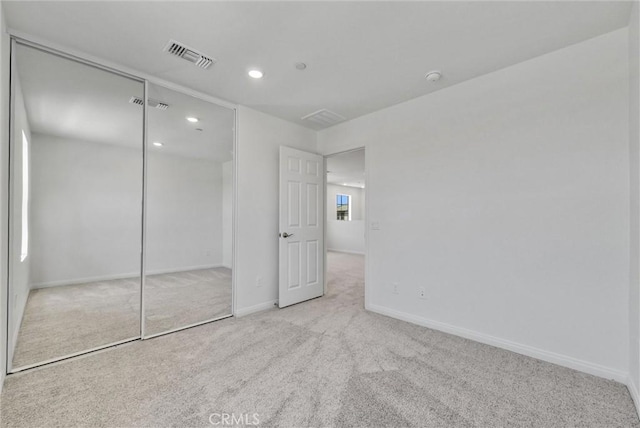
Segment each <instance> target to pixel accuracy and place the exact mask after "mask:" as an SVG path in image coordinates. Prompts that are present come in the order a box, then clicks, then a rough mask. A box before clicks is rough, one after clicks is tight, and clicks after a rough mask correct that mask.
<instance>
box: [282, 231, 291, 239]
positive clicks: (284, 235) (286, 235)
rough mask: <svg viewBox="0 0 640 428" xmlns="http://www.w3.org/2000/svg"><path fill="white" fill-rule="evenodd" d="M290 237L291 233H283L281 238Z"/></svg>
mask: <svg viewBox="0 0 640 428" xmlns="http://www.w3.org/2000/svg"><path fill="white" fill-rule="evenodd" d="M290 236H293V233H287V232H285V233H283V234H282V237H283V238H288V237H290Z"/></svg>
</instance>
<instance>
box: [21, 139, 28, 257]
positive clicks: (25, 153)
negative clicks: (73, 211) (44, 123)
mask: <svg viewBox="0 0 640 428" xmlns="http://www.w3.org/2000/svg"><path fill="white" fill-rule="evenodd" d="M28 254H29V140H27V136H26V135H25V133H24V130H23V131H22V244H21V246H20V261H21V262H23V261H24V260H25V259H26V258H27V255H28Z"/></svg>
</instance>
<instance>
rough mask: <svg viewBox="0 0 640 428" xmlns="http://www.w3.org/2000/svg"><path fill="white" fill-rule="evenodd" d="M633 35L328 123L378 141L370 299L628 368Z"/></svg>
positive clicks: (395, 312)
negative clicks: (396, 290) (630, 47)
mask: <svg viewBox="0 0 640 428" xmlns="http://www.w3.org/2000/svg"><path fill="white" fill-rule="evenodd" d="M627 37H628V35H627V30H626V29H622V30H619V31H616V32H613V33H610V34H606V35H603V36H601V37H597V38H594V39H591V40H588V41H586V42H583V43H579V44H576V45H573V46H570V47H567V48H564V49H561V50H558V51H556V52H552V53H549V54H546V55H543V56H540V57H538V58H535V59H532V60H529V61H526V62H523V63H520V64H517V65H514V66H511V67H508V68H505V69H503V70H500V71H497V72H494V73H491V74H488V75H484V76H481V77H479V78H476V79H472V80H469V81H467V82H464V83H461V84H458V85H455V86H452V87H449V88H446V89H442V90H440V91H438V92H434V93H432V94H430V95H427V96H424V97H421V98H417V99H415V100H412V101H409V102H405V103H402V104H399V105H396V106H394V107H391V108H388V109H385V110H382V111H379V112H376V113H372V114H370V115H367V116H364V117H361V118H359V119H356V120H352V121H350V122H346V123H344V124H340V125H337V126H335V127H332V128H329V129H327V130H324V131H321V132H320V133H319V137H318V138H319V140H318V145H319V148H320V150H321V151H322V152H323V153H325V154H330V153H337V152H340V151H344V150H347V149H352V148H357V147H362V146H365V147H366V150H367V160H366V162H367V170H368V178H367V204H368V212H369V215H370V218H369V221H371V222H374V221H375V222H379V224H380V230H372V231H370V234H369V249H368V250H369V253H368V260H367V265H368V270H369V271H368V276H367V278H368V296H367V299H368V302H369V305H368V307H369V308H370V309H372V310H375V311H379V312H382V313H386V314H388V315H391V316H395V317H398V318H402V319H406V320H409V321H413V322H416V323H420V324H423V325H428V326H432V327H435V328H438V329H441V330H446V331H450V332H453V333H455V334H459V335H463V336H467V337H471V338H473V339H475V340H479V341H483V342H487V343H492V344H494V345H497V346H501V347H504V348H508V349H512V350H515V351H517V352H522V353H525V354H529V355H532V356H535V357H538V358H541V359H545V360H548V361H553V362H556V363H559V364H563V365H567V366H571V367H574V368H577V369H580V370H584V371H587V372H590V373H594V374H598V375H602V376H606V377H612V378H616V379H618V380H623V381H624V380H626V373H627V370H628V293H629V292H628V288H629V287H628V272H629V158H628V96H627V94H628V68H627V67H628V64H627ZM445 73H446V71H445ZM425 84H428V83H425ZM390 142H393V144H390ZM399 189H403V190H402V191H399ZM398 207H402V210H399V209H398ZM395 281H397V282H398V283H399V294H394V293H393V292H392V287H391V284H392V283H393V282H395ZM421 286H422V287H425V288H426V291H427V293H426V296H427V298H426V299H418V287H421Z"/></svg>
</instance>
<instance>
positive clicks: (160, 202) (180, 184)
mask: <svg viewBox="0 0 640 428" xmlns="http://www.w3.org/2000/svg"><path fill="white" fill-rule="evenodd" d="M148 91H149V111H148V127H147V129H148V138H147V184H146V186H147V192H146V207H147V209H146V245H145V257H146V258H145V260H146V264H145V275H146V276H145V285H144V314H145V324H144V326H145V327H144V335H145V336H151V335H154V334H159V333H163V332H167V331H170V330H174V329H178V328H182V327H186V326H189V325H193V324H196V323H201V322H204V321H208V320H212V319H216V318H220V317H224V316H228V315H230V314H231V288H232V286H231V266H232V260H231V258H232V240H231V232H232V225H231V221H232V206H231V203H232V177H233V171H232V168H233V162H232V159H233V135H234V133H233V127H234V111H233V110H231V109H227V108H224V107H221V106H218V105H216V104H212V103H209V102H206V101H203V100H200V99H197V98H194V97H191V96H188V95H184V94H181V93H178V92H175V91H172V90H169V89H166V88H163V87H160V86H157V85H149V89H148Z"/></svg>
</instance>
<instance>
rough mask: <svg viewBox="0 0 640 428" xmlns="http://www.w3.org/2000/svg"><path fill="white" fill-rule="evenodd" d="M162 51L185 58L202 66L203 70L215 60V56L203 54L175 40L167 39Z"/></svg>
mask: <svg viewBox="0 0 640 428" xmlns="http://www.w3.org/2000/svg"><path fill="white" fill-rule="evenodd" d="M164 51H165V52H167V53H169V54H171V55H174V56H177V57H178V58H182V59H184V60H187V61H189V62H191V63H193V64H195V65H197V66H198V67H200V68H204V69H205V70H206V69H207V68H209V67H211V65H213V64H214V63H215V62H216V60H215V58H213V57H210V56H207V55H203V54H201V53H200V52H198V51H196V50H195V49H191V48H190V47H187V46H185V45H183V44H182V43H180V42H176V41H175V40H169V43H167V46H165V48H164Z"/></svg>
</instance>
